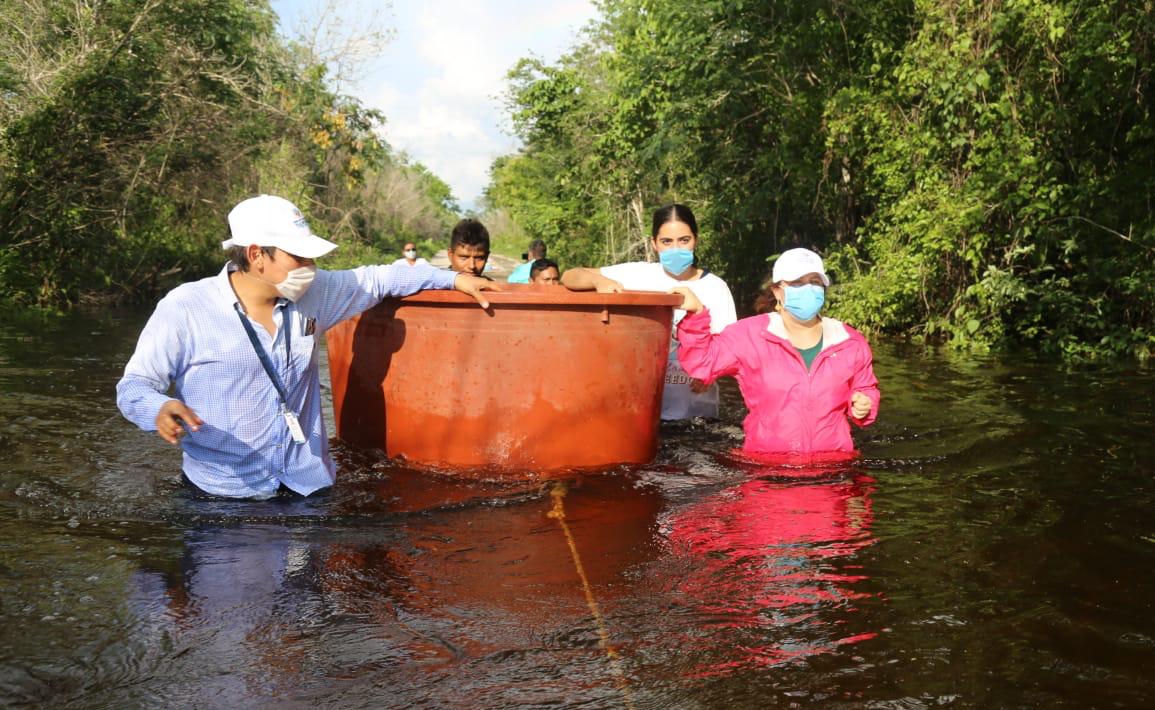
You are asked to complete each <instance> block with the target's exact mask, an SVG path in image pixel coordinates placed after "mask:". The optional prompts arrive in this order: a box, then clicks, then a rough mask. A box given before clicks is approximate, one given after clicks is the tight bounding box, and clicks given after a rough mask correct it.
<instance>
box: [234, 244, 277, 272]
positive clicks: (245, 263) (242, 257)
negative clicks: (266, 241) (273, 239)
mask: <svg viewBox="0 0 1155 710" xmlns="http://www.w3.org/2000/svg"><path fill="white" fill-rule="evenodd" d="M248 249H249V248H248V247H229V250H228V252H227V253H228V257H229V261H230V262H231V263H233V264H235V265H236V267H237V271H248V270H249V257H248V256H246V252H247V251H248ZM261 251H263V252H265V256H267V257H269V258H270V259H272V258H273V257H275V256H276V255H277V248H276V247H261Z"/></svg>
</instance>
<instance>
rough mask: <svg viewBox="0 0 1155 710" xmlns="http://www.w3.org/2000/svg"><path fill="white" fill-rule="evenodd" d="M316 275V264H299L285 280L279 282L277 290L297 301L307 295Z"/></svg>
mask: <svg viewBox="0 0 1155 710" xmlns="http://www.w3.org/2000/svg"><path fill="white" fill-rule="evenodd" d="M316 277H317V267H316V266H298V267H297V268H295V269H293V270H292V271H290V272H289V273H288V274H287V275H286V276H285V280H284V281H282V282H281V283H279V284H277V291H278V292H279V293H280V294H281V295H282V296H284V297H285V298H287V299H289V300H290V301H292V302H293V303H296V302H297V301H299V300H301V296H304V295H305V291H308V290H309V287H310V286H312V285H313V279H314V278H316Z"/></svg>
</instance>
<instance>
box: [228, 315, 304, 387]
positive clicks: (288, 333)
mask: <svg viewBox="0 0 1155 710" xmlns="http://www.w3.org/2000/svg"><path fill="white" fill-rule="evenodd" d="M236 309H237V317H238V318H240V319H241V325H243V326H244V327H245V332H246V333H248V335H249V342H250V343H252V344H253V350H256V351H257V359H259V360H260V361H261V367H263V368H265V374H267V375H268V376H269V380H271V381H272V383H273V387H275V388H277V394H278V395H280V397H281V407H282V408H284V407H288V406H289V398H288V396H287V395H286V394H285V386H284V385H282V384H281V378H280V377H277V371H276V370H274V369H273V363H272V362H271V361H270V360H269V354H268V353H266V352H265V349H264V348H263V347H261V341H260V340H258V339H257V333H256V331H254V330H253V324H252V323H250V322H249V317H248V316H246V315H245V314H244V313H242V312H241V306H240V304H236ZM287 320H289V316H288V314H282V317H281V329H282V330H284V331H285V367H286V368H288V366H289V362H290V359H289V358H290V357H292V354H293V349H292V341H291V338H292V334H293V328H292V325H291V324H289V325H286V323H285V322H286V321H287Z"/></svg>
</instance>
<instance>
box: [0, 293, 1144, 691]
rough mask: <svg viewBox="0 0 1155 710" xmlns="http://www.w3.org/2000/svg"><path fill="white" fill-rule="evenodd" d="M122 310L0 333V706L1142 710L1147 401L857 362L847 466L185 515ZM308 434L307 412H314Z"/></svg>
mask: <svg viewBox="0 0 1155 710" xmlns="http://www.w3.org/2000/svg"><path fill="white" fill-rule="evenodd" d="M146 316H147V314H146V313H141V312H119V313H111V314H93V313H88V314H76V315H74V316H70V317H68V318H66V319H63V320H60V321H55V322H51V323H47V324H44V323H10V322H9V323H3V324H0V456H2V458H0V474H2V477H0V583H2V585H3V586H2V588H0V628H2V629H3V631H2V633H3V642H2V643H0V705H4V706H22V705H27V706H53V707H76V708H127V707H165V708H167V707H198V708H217V707H221V708H236V707H251V706H256V707H281V706H288V707H298V706H308V707H340V708H356V707H410V706H419V707H438V708H440V707H455V706H470V707H500V706H511V705H526V706H561V707H582V708H615V707H627V708H629V707H634V708H668V707H677V708H713V707H719V708H721V707H725V708H730V707H783V708H796V707H823V708H827V707H834V708H838V707H848V708H850V707H853V708H858V707H867V708H904V709H906V708H923V707H928V708H929V707H943V706H949V707H968V708H969V707H974V708H1005V707H1032V708H1033V707H1074V708H1083V707H1101V708H1115V707H1124V708H1148V707H1153V706H1155V673H1153V672H1152V671H1153V670H1155V609H1153V604H1155V429H1153V426H1152V413H1153V411H1155V407H1153V404H1155V381H1153V379H1152V377H1151V375H1150V374H1149V373H1147V372H1144V371H1134V370H1126V369H1116V370H1087V369H1079V370H1074V371H1064V370H1061V369H1058V368H1056V367H1054V366H1052V365H1049V364H1044V363H1037V362H1034V361H1029V360H1022V359H1019V358H1011V357H1006V358H1002V359H999V358H974V357H970V356H966V357H960V356H951V355H946V354H941V353H938V354H936V353H932V352H926V351H924V350H922V349H914V348H903V347H898V346H892V345H886V344H876V347H875V352H876V368H877V373H878V375H879V378H880V380H881V383H882V388H883V392H884V401H883V406H882V412H881V417H880V419H879V422H878V423H877V424H876V425H875V426H874V427H872V428H871V429H868V430H866V431H864V432H860V434H861V436H860V437H859V439H858V441H859V443H860V447H861V449H862V452H863V458H862V459H861V460H860V461H859V462H858V463H857V464H856V465H855V466H853V467H850V468H845V469H842V470H835V471H829V472H826V473H825V474H824V475H822V476H819V477H817V478H815V477H810V478H806V479H798V478H795V477H791V476H789V475H784V472H783V471H774V470H765V469H763V470H757V469H748V468H743V467H741V466H739V465H737V464H735V463H734V462H733V461H732V460H730V459H729V458H728V457H727V456H726V452H727V451H728V450H729V449H731V448H732V447H734V446H735V445H737V444H738V443H740V439H741V427H740V424H739V423H740V421H741V419H740V417H741V414H742V412H741V401H740V399H738V398H737V397H736V391H735V388H733V387H729V388H728V389H727V390H726V392H725V404H726V411H725V416H724V418H723V420H722V421H721V422H720V423H710V424H698V425H692V426H680V427H668V428H666V429H664V430H663V444H662V448H661V451H660V453H659V455H658V458H657V460H656V461H655V462H654V463H652V464H650V465H647V466H639V467H632V468H622V469H616V470H611V471H606V472H604V473H600V474H597V475H576V474H575V475H574V476H572V477H569V478H567V479H566V480H564V481H563V483H562V485H561V487H560V488H554V487H553V486H551V485H540V484H534V483H502V482H488V483H479V482H473V483H462V482H455V481H453V480H451V479H449V478H446V477H444V476H439V475H436V474H430V473H421V472H418V471H413V470H409V469H407V468H405V467H402V466H398V465H395V464H392V463H390V462H388V461H381V460H378V459H377V458H375V457H373V456H372V455H370V454H368V453H365V452H358V451H353V450H350V449H348V448H347V447H342V446H341V445H340V444H338V445H337V455H338V461H339V464H340V472H339V481H338V484H337V485H336V486H335V487H334V488H333V489H332V490H331V491H330V492H329V493H327V494H324V495H321V496H315V497H312V498H308V499H299V498H298V499H295V500H292V499H285V500H274V501H269V502H263V503H257V502H227V501H211V500H202V499H198V498H197V497H196V496H195V495H193V494H191V493H190V492H189V491H188V490H187V489H186V488H184V487H182V485H181V484H180V483H179V471H178V466H179V456H178V452H177V451H176V450H175V449H173V448H171V447H169V446H167V445H166V444H164V443H163V442H162V441H161V440H160V439H159V438H157V437H156V436H155V435H150V434H145V433H143V432H139V431H137V430H136V429H134V428H133V427H132V426H131V425H129V424H128V423H127V422H125V421H124V420H123V419H122V418H121V417H120V416H119V413H118V412H117V410H116V407H115V402H114V385H115V383H116V380H117V379H118V377H119V374H120V371H121V369H122V368H123V364H124V362H125V361H126V360H127V358H128V356H129V354H130V353H131V351H132V348H133V346H134V344H135V340H136V336H137V334H138V332H139V329H140V327H141V326H142V325H143V322H144V319H145V317H146ZM330 421H331V418H330Z"/></svg>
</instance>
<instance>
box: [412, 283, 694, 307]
mask: <svg viewBox="0 0 1155 710" xmlns="http://www.w3.org/2000/svg"><path fill="white" fill-rule="evenodd" d="M501 288H502V290H501V291H485V292H484V293H485V299H486V300H487V301H489V302H490V304H492V305H499V306H500V305H506V304H508V305H544V306H550V305H573V306H589V305H593V306H674V307H677V306H680V305H682V297H681V296H679V295H678V294H676V293H659V292H657V291H626V292H625V293H598V292H597V291H570V290H569V289H568V288H566V287H565V286H547V285H545V284H511V283H502V284H501ZM394 300H397V301H400V302H401V303H403V304H404V303H450V304H463V305H471V306H475V307H476V305H477V302H476V301H474V300H473V298H472V297H471V296H468V295H466V294H464V293H461V292H460V291H450V290H428V291H420V292H418V293H415V294H413V295H411V296H405V297H403V298H398V299H394Z"/></svg>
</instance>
